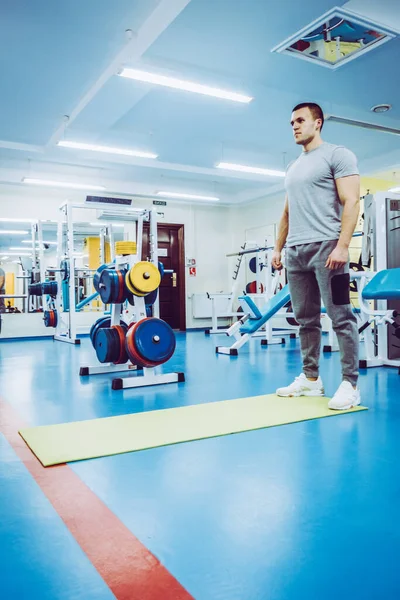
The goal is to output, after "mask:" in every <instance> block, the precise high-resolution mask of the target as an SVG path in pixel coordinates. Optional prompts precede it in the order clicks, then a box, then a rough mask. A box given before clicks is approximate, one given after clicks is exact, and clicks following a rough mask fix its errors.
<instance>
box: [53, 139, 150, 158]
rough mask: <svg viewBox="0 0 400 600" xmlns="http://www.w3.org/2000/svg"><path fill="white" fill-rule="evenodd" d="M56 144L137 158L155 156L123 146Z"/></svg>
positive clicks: (77, 143)
mask: <svg viewBox="0 0 400 600" xmlns="http://www.w3.org/2000/svg"><path fill="white" fill-rule="evenodd" d="M58 146H62V147H63V148H75V149H76V150H92V151H93V152H105V153H106V154H122V155H123V156H134V157H138V158H157V154H153V153H152V152H142V151H141V150H128V149H125V148H113V147H111V146H98V145H97V144H83V143H80V142H67V141H61V142H58Z"/></svg>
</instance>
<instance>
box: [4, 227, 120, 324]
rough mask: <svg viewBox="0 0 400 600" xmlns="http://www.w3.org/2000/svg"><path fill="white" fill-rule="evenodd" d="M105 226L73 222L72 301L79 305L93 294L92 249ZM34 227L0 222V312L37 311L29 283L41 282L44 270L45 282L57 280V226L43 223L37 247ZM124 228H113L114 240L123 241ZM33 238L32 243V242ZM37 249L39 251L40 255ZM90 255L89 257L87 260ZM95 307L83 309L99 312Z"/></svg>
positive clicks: (38, 301) (36, 299) (37, 303)
mask: <svg viewBox="0 0 400 600" xmlns="http://www.w3.org/2000/svg"><path fill="white" fill-rule="evenodd" d="M102 226H104V224H102V223H100V222H92V223H89V222H82V223H74V259H75V266H76V268H77V269H78V270H79V271H78V272H77V273H76V278H75V300H76V303H79V302H81V301H82V300H84V299H85V298H87V297H89V296H90V295H91V294H92V293H93V291H94V290H93V275H94V269H95V268H96V267H97V266H99V264H100V263H99V264H95V263H96V255H94V257H93V247H96V240H98V239H99V233H100V230H101V228H102ZM33 228H34V224H33V223H32V222H30V221H28V220H27V221H22V222H15V221H14V222H11V221H10V222H4V221H1V222H0V312H1V313H14V314H19V313H24V312H40V311H42V306H41V295H40V294H38V295H37V296H33V295H31V294H30V293H29V286H30V285H31V284H35V283H39V282H40V281H41V270H43V269H44V271H45V280H48V281H52V280H54V279H55V278H56V270H57V269H59V268H60V264H58V263H59V260H58V256H57V223H56V222H55V221H42V222H41V229H42V237H43V245H42V247H41V248H40V244H39V241H38V237H37V235H36V236H33V235H32V229H33ZM123 231H124V230H123V227H118V226H116V227H114V238H115V241H118V240H122V239H123ZM66 238H67V231H66V226H65V225H64V227H63V244H62V248H63V250H64V249H66V248H67V244H66ZM33 239H35V242H33ZM39 250H41V251H40V252H39ZM89 253H90V254H91V257H90V259H89ZM41 263H42V264H41ZM103 308H104V307H103V305H102V303H99V305H98V306H96V305H95V304H88V306H87V307H85V310H102V309H103Z"/></svg>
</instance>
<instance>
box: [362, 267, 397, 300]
mask: <svg viewBox="0 0 400 600" xmlns="http://www.w3.org/2000/svg"><path fill="white" fill-rule="evenodd" d="M362 297H363V298H364V299H365V300H400V268H399V269H386V270H385V271H379V273H377V274H376V275H375V277H373V279H371V281H370V282H369V283H367V285H366V286H365V288H364V289H363V292H362Z"/></svg>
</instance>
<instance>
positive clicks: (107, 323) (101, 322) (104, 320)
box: [90, 317, 111, 348]
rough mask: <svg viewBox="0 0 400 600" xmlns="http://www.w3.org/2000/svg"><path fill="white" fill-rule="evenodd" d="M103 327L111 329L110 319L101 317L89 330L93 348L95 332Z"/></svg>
mask: <svg viewBox="0 0 400 600" xmlns="http://www.w3.org/2000/svg"><path fill="white" fill-rule="evenodd" d="M103 327H111V317H101V319H97V321H96V323H94V325H92V327H91V329H90V339H91V340H92V344H93V348H95V343H96V335H97V332H98V331H99V330H100V329H102V328H103Z"/></svg>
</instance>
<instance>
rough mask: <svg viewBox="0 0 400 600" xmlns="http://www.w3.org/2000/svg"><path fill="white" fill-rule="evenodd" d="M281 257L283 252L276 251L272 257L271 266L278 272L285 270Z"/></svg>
mask: <svg viewBox="0 0 400 600" xmlns="http://www.w3.org/2000/svg"><path fill="white" fill-rule="evenodd" d="M281 257H282V254H281V252H278V251H277V250H274V253H273V255H272V260H271V265H272V266H273V267H274V269H277V270H278V271H281V270H282V269H283V264H282V262H281Z"/></svg>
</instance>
